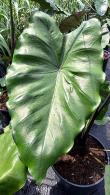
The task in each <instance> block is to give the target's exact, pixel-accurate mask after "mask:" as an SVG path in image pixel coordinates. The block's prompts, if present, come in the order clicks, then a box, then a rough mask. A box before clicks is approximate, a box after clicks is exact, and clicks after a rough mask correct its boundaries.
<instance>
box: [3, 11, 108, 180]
mask: <svg viewBox="0 0 110 195" xmlns="http://www.w3.org/2000/svg"><path fill="white" fill-rule="evenodd" d="M102 57H103V50H102V48H101V25H100V22H99V21H98V20H97V19H91V20H89V21H87V22H83V23H82V24H81V26H80V27H79V28H78V29H76V30H75V31H72V32H71V33H69V34H66V35H63V34H62V33H61V32H60V31H59V28H58V27H57V25H56V23H55V21H54V20H53V19H52V18H51V17H50V16H49V15H47V14H45V13H43V12H36V13H35V14H34V15H33V17H32V19H31V21H30V24H29V27H28V28H27V29H26V30H25V31H24V32H23V34H22V35H21V36H20V39H19V41H18V44H17V47H16V50H15V53H14V58H13V63H12V65H11V67H10V69H9V71H8V75H7V85H8V92H9V102H8V107H9V109H10V114H11V117H12V121H11V124H12V128H13V132H14V139H15V142H16V144H17V146H18V149H19V152H20V155H21V159H22V161H23V162H24V164H25V165H26V166H27V167H28V168H29V171H30V173H31V174H32V175H33V177H34V178H35V179H36V180H37V182H39V183H40V182H41V181H42V179H43V178H44V177H45V174H46V171H47V169H48V167H49V166H51V165H52V164H54V163H55V161H56V160H57V159H58V158H59V156H61V155H63V154H64V153H67V152H68V151H69V150H70V149H71V148H72V146H73V144H74V139H75V138H76V136H77V135H78V134H79V133H80V132H81V131H82V130H83V128H84V127H85V123H86V121H87V120H88V119H89V117H90V115H91V114H92V113H93V112H94V111H95V109H96V108H97V107H98V106H99V104H100V102H101V97H100V86H101V85H102V83H103V82H104V80H105V74H104V72H103V71H102V62H103V61H102Z"/></svg>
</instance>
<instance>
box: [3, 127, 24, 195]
mask: <svg viewBox="0 0 110 195" xmlns="http://www.w3.org/2000/svg"><path fill="white" fill-rule="evenodd" d="M25 181H26V168H25V167H24V165H23V163H22V162H21V161H20V159H19V157H18V150H17V147H16V145H15V143H14V141H13V138H12V134H11V129H9V127H7V128H6V130H5V133H4V134H2V135H0V194H1V195H12V194H13V193H14V192H16V191H17V190H19V189H20V188H21V187H22V186H23V185H24V184H25Z"/></svg>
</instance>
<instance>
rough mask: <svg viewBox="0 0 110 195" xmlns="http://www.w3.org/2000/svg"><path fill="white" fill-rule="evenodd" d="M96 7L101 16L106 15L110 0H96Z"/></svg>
mask: <svg viewBox="0 0 110 195" xmlns="http://www.w3.org/2000/svg"><path fill="white" fill-rule="evenodd" d="M94 4H95V8H96V11H97V13H98V14H99V15H100V16H103V15H105V13H106V11H107V9H108V5H109V4H108V0H94Z"/></svg>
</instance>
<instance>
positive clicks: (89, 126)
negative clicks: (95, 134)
mask: <svg viewBox="0 0 110 195" xmlns="http://www.w3.org/2000/svg"><path fill="white" fill-rule="evenodd" d="M109 103H110V94H109V95H108V96H107V97H106V99H105V100H104V102H103V103H102V104H101V106H99V107H98V108H97V110H96V111H95V112H94V114H93V115H92V118H91V120H90V122H89V124H88V126H87V128H86V133H87V134H88V133H89V131H90V129H91V127H92V125H93V123H94V121H95V119H96V117H97V116H98V115H99V114H100V112H101V111H102V110H103V108H104V107H105V106H107V105H108V104H109Z"/></svg>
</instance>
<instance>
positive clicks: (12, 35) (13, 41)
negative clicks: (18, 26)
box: [9, 0, 15, 56]
mask: <svg viewBox="0 0 110 195" xmlns="http://www.w3.org/2000/svg"><path fill="white" fill-rule="evenodd" d="M9 6H10V24H11V56H13V52H14V47H15V26H14V20H13V6H12V0H9Z"/></svg>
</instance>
